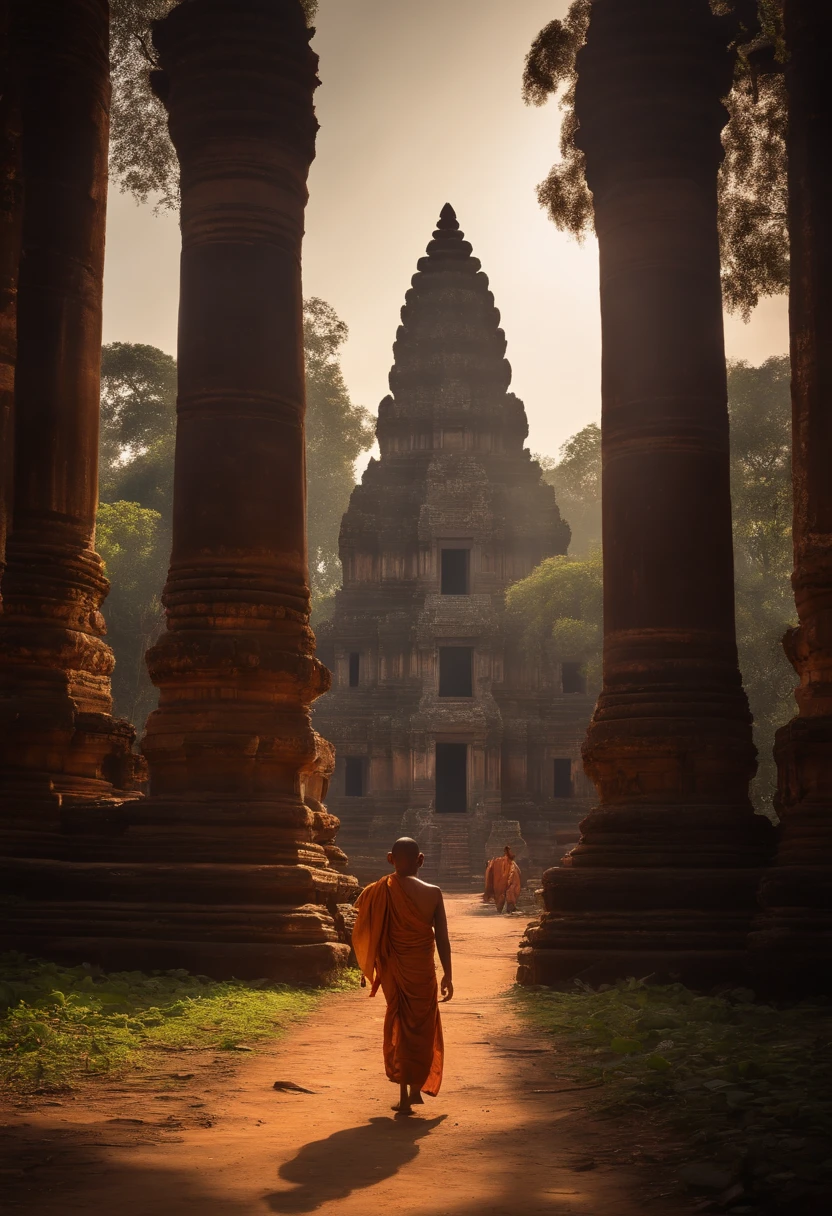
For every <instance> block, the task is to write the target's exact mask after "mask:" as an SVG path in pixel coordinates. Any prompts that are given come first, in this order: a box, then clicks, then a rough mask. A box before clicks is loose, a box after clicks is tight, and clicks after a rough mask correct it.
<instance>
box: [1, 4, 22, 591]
mask: <svg viewBox="0 0 832 1216" xmlns="http://www.w3.org/2000/svg"><path fill="white" fill-rule="evenodd" d="M11 10H12V6H11V0H2V2H0V74H2V79H3V90H2V96H0V588H2V575H3V566H4V564H5V554H6V533H7V531H8V525H9V519H10V517H11V508H12V501H11V496H12V486H13V484H14V482H13V469H14V462H13V452H14V431H13V422H14V366H15V360H16V358H17V276H18V270H19V266H20V227H21V221H22V219H23V183H22V180H21V175H20V103H19V98H18V94H17V86H16V79H15V77H16V71H15V64H14V59H15V55H14V50H13V47H12V29H11V26H12V20H11V18H12V11H11Z"/></svg>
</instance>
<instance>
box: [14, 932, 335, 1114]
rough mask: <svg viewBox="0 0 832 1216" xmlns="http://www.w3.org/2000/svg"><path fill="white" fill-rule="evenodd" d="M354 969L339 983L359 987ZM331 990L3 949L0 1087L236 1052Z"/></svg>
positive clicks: (65, 1081)
mask: <svg viewBox="0 0 832 1216" xmlns="http://www.w3.org/2000/svg"><path fill="white" fill-rule="evenodd" d="M355 982H356V981H355V980H354V978H353V977H352V976H346V977H345V978H344V979H343V980H342V981H341V982H340V983H339V985H337V987H352V986H354V984H355ZM321 998H322V994H321V993H320V992H314V991H307V990H304V989H301V988H291V987H288V986H287V985H285V984H272V983H269V982H267V981H265V980H259V981H255V982H254V983H245V982H243V981H240V980H229V981H224V982H218V981H215V980H211V979H208V978H207V977H206V976H198V975H191V974H189V973H188V972H187V971H181V970H177V971H165V972H159V973H156V974H152V975H146V974H144V973H143V972H140V971H121V972H110V973H109V974H105V973H104V972H102V971H101V970H100V969H99V968H96V967H90V966H88V965H87V966H81V967H60V966H58V965H57V964H55V963H48V962H43V961H41V960H37V959H29V958H26V957H25V956H24V955H22V954H16V953H12V954H2V955H0V1087H2V1088H5V1089H7V1090H13V1091H16V1092H18V1093H19V1092H26V1091H31V1090H33V1089H39V1088H46V1089H49V1088H60V1087H65V1086H68V1085H71V1084H72V1083H73V1081H77V1080H79V1079H80V1078H82V1077H90V1076H95V1075H102V1074H113V1073H114V1072H118V1071H121V1070H123V1069H126V1068H130V1067H136V1066H139V1067H141V1066H142V1063H143V1061H144V1060H145V1059H146V1058H147V1057H149V1056H150V1055H152V1054H153V1053H154V1052H159V1051H162V1050H164V1049H174V1050H175V1049H177V1048H180V1049H181V1048H186V1047H189V1048H215V1049H217V1050H226V1051H233V1050H235V1049H239V1048H240V1047H241V1046H243V1045H245V1046H248V1045H249V1044H251V1043H254V1042H256V1041H257V1040H258V1039H261V1038H263V1037H264V1036H267V1035H268V1036H269V1037H271V1038H274V1037H275V1035H280V1034H282V1033H284V1032H285V1031H286V1029H287V1028H288V1027H289V1026H291V1025H292V1023H293V1022H296V1021H297V1020H298V1019H299V1018H302V1017H304V1016H305V1015H306V1014H308V1013H311V1012H312V1010H313V1009H315V1008H316V1007H317V1005H318V1004H319V1002H320V1000H321Z"/></svg>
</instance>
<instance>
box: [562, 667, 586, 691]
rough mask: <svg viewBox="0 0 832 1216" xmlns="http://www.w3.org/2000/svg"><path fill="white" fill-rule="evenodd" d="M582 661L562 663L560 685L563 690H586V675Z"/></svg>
mask: <svg viewBox="0 0 832 1216" xmlns="http://www.w3.org/2000/svg"><path fill="white" fill-rule="evenodd" d="M582 666H583V664H582V663H561V665H560V687H561V691H562V692H586V676H585V675H584V673H583V671H582V670H581V669H582Z"/></svg>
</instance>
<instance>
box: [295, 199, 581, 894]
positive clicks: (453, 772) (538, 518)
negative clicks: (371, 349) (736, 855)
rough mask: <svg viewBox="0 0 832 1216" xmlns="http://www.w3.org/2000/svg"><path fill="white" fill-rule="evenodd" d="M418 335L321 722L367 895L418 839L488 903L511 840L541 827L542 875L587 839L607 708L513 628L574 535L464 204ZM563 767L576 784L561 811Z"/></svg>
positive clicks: (330, 646) (531, 835) (343, 614)
mask: <svg viewBox="0 0 832 1216" xmlns="http://www.w3.org/2000/svg"><path fill="white" fill-rule="evenodd" d="M401 319H402V323H401V325H400V326H399V329H398V331H397V334H396V341H395V344H394V347H393V354H394V362H393V367H392V369H391V371H390V389H391V395H390V396H388V397H386V398H385V399H384V400H383V401H382V402H381V405H380V407H379V415H378V425H377V435H378V442H379V448H380V452H381V458H380V460H378V461H371V462H370V465H369V467H368V468H367V470H366V472H365V474H364V477H363V479H362V483H361V485H360V486H358V487H357V488H356V489H355V491H354V492H353V495H352V499H351V501H350V506H349V510H348V511H347V513H346V515H345V516H344V520H343V524H342V527H341V541H340V549H341V560H342V564H343V569H344V585H343V589H342V590H341V591H339V592H338V595H337V597H336V606H335V611H334V615H333V618H332V620H331V621H330V622H328V623H327V624H326V625H325V626H324V627H323V629H322V630H321V646H322V653H324V654H325V656H326V657H327V659H328V661H329V662H330V663H331V665H332V666H333V668H334V684H333V690H332V692H331V693H330V694H328V695H327V696H326V697H324V698H323V699H322V700H321V701H320V702H319V704H318V707H317V708H316V722H317V723H319V724H320V726H321V729H322V730H324V732H325V733H326V734H327V736H328V737H330V738H332V739H333V740H334V742H335V743H336V745H337V751H338V761H337V766H336V774H335V780H334V784H333V790H332V794H331V805H332V806H333V808H334V809H336V810H337V813H338V814H339V816H340V817H341V819H342V823H343V828H342V836H343V840H344V842H345V848H346V849H347V852H348V853H349V855H350V859H351V863H352V864H353V865H354V866H355V867H356V871H357V872H358V873H359V875H360V877H362V878H367V879H369V878H374V877H377V876H378V873H379V872H380V870H379V867H380V866H381V865H382V863H383V857H384V854H385V852H386V850H387V849H388V848H389V840H391V839H393V838H394V837H395V836H396V835H398V834H400V833H401V832H402V831H403V830H404V831H407V832H410V833H412V834H416V835H418V837H419V840H420V842H422V843H423V845H424V847H425V850H426V854H427V858H428V866H429V868H430V870H432V872H433V873H434V875H438V876H439V877H441V879H442V880H443V881H452V882H457V883H462V884H464V885H465V886H466V887H470V884H471V882H472V878H473V881H479V880H481V873H482V867H483V865H484V861H485V848H486V841H487V840H488V838H489V836H490V835H491V833H492V828H494V826H495V825H499V826H498V828H497V829H495V830H497V831H498V848H499V849H500V850H502V847H503V845H504V844H505V843H506V841H507V840H515V837H516V835H517V833H518V832H519V827H518V825H519V826H520V827H522V830H523V832H524V833H525V840H526V844H528V846H529V849H530V851H531V856H532V864H533V865H534V866H537V867H538V873H539V872H540V869H542V865H543V859H544V858H546V859H547V858H549V857H551V855H552V852H553V851H554V847H555V845H554V840H555V836H556V834H557V830H558V827H560V829H561V830H563V828H564V826H565V823H566V824H567V825H568V824H569V823H574V822H575V821H576V819H577V813H578V810H579V808H581V807H582V806H583V805H585V804H584V803H583V801H582V798H581V791H580V776H579V774H578V771H577V767H578V766H577V753H578V748H579V741H580V738H581V736H582V734H583V730H584V727H585V723H586V721H587V718H588V716H589V713H590V710H591V705H590V703H589V699H588V697H587V696H586V694H585V693H584V694H582V693H580V692H578V693H574V694H569V695H567V696H564V695H563V694H562V693H561V691H560V672H559V670H554V669H552V668H551V667H550V666H549V665H547V663H546V662H545V660H541V661H540V662H536V663H531V662H530V661H529V660H528V658H527V657H526V656H524V655H523V654H522V652H521V650H520V647H519V644H518V639H516V638H512V637H510V636H508V635H507V633H506V630H505V625H504V618H503V592H504V589H505V588H506V586H508V585H509V584H510V583H512V582H513V581H515V580H516V579H518V578H522V577H523V576H524V575H526V574H528V573H529V572H530V571H531V570H532V569H533V568H534V567H535V566H536V565H537V564H538V563H539V562H540V561H541V560H542V559H543V558H545V557H548V556H550V555H553V554H556V553H563V552H565V550H566V547H567V544H568V541H569V529H568V526H567V525H566V524H565V523H564V522H563V520H561V518H560V515H559V512H558V509H557V505H556V503H555V498H554V493H553V491H552V489H551V487H550V486H548V485H547V484H545V483H544V482H543V480H542V478H541V474H540V469H539V467H538V466H537V465H536V464H535V463H534V462H533V461H532V460H531V457H530V455H529V452H528V451H527V450H526V449H525V448H524V446H523V445H524V441H525V439H526V435H527V433H528V425H527V422H526V414H525V409H524V407H523V403H522V402H521V401H519V400H518V399H517V398H516V397H515V396H514V394H513V393H511V392H509V391H508V389H509V384H510V381H511V368H510V366H509V364H508V361H507V360H506V357H505V353H506V339H505V334H504V333H503V331H502V329H501V328H500V315H499V313H498V311H497V309H496V308H495V306H494V297H493V295H492V293H491V291H490V290H489V286H488V279H487V278H486V276H485V275H484V274H483V272H482V270H481V268H480V262H479V259H478V258H476V257H474V256H473V253H472V248H471V244H470V242H468V241H467V240H465V237H464V235H463V233H462V232H461V231H460V228H459V224H458V222H457V219H456V215H455V213H454V210H453V208H452V207H451V205H450V204H449V203H446V204H445V206H444V207H443V208H442V212H441V215H440V218H439V222H438V224H437V226H436V229H435V231H434V233H433V238H432V240H431V241H430V243H429V244H428V246H427V252H426V255H425V256H424V257H421V258H420V259H419V261H418V263H417V272H416V274H415V275H414V276H413V279H412V285H411V287H410V289H409V290H408V292H407V295H406V297H405V304H404V307H403V309H402V313H401ZM555 758H557V759H558V762H559V763H561V764H565V765H566V768H567V769H568V770H569V774H570V777H569V781H568V783H567V784H568V788H566V785H564V786H563V788H560V789H559V796H558V798H557V799H556V798H555V794H554V788H553V787H554V776H553V774H554V760H555ZM573 762H574V765H575V777H576V781H575V783H574V785H573V782H572V778H571V773H572V765H573ZM503 836H505V839H503V838H502V837H503ZM517 844H518V848H525V845H524V844H523V843H522V841H517ZM523 862H524V864H526V863H527V862H528V855H526V856H524V857H523ZM474 876H476V878H474Z"/></svg>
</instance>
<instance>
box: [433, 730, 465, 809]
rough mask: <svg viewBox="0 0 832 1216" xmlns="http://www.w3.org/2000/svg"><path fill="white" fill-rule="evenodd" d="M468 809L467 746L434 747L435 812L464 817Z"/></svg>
mask: <svg viewBox="0 0 832 1216" xmlns="http://www.w3.org/2000/svg"><path fill="white" fill-rule="evenodd" d="M467 809H468V744H467V743H437V745H436V810H437V813H438V814H440V815H464V814H465V812H466V810H467Z"/></svg>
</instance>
